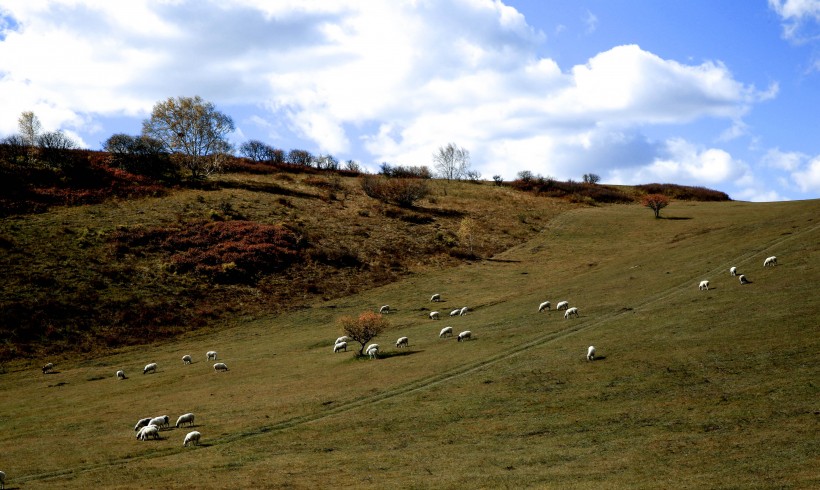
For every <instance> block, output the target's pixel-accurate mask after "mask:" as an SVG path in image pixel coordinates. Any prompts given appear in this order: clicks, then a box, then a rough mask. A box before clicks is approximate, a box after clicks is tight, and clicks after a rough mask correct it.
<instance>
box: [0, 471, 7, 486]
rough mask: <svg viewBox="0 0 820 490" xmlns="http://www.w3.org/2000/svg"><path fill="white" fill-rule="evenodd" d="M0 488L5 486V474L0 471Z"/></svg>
mask: <svg viewBox="0 0 820 490" xmlns="http://www.w3.org/2000/svg"><path fill="white" fill-rule="evenodd" d="M0 488H6V474H5V473H4V472H2V471H0Z"/></svg>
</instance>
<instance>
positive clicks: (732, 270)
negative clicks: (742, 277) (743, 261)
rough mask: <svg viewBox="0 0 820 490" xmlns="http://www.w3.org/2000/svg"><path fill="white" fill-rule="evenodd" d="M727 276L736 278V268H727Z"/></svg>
mask: <svg viewBox="0 0 820 490" xmlns="http://www.w3.org/2000/svg"><path fill="white" fill-rule="evenodd" d="M729 275H730V276H736V275H737V267H730V268H729Z"/></svg>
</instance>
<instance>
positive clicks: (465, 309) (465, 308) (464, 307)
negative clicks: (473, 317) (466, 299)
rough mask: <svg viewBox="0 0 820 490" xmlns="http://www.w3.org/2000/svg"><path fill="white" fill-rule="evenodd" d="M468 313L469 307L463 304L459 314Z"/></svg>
mask: <svg viewBox="0 0 820 490" xmlns="http://www.w3.org/2000/svg"><path fill="white" fill-rule="evenodd" d="M466 314H467V307H466V306H462V307H461V311H460V312H459V314H458V316H464V315H466Z"/></svg>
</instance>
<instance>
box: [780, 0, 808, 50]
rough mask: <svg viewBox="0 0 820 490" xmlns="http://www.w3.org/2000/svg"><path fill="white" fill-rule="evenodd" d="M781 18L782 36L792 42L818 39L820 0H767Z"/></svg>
mask: <svg viewBox="0 0 820 490" xmlns="http://www.w3.org/2000/svg"><path fill="white" fill-rule="evenodd" d="M769 7H770V8H771V9H772V10H774V11H775V12H776V13H777V15H779V16H780V17H781V19H782V20H783V37H784V38H786V39H788V40H790V41H794V42H798V43H802V42H806V41H816V40H818V39H820V31H819V30H818V27H819V26H820V0H769Z"/></svg>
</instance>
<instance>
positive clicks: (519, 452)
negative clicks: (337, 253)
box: [0, 201, 820, 488]
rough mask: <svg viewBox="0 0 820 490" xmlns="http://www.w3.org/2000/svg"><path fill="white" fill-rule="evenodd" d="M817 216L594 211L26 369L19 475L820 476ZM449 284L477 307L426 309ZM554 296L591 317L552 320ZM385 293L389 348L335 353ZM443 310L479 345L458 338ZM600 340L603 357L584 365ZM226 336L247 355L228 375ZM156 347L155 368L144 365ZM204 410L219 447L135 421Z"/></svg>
mask: <svg viewBox="0 0 820 490" xmlns="http://www.w3.org/2000/svg"><path fill="white" fill-rule="evenodd" d="M817 209H818V203H817V201H805V202H791V203H770V204H751V203H736V202H732V203H698V204H688V203H675V204H673V205H672V206H670V207H669V208H667V209H666V210H665V213H664V214H666V215H667V216H668V217H670V218H685V219H666V220H654V219H652V218H651V213H650V212H649V211H648V210H646V209H642V208H640V207H638V206H634V205H630V206H611V207H600V208H587V209H578V210H573V211H569V212H566V213H564V214H561V215H560V216H558V217H557V218H555V219H553V220H552V221H550V223H549V225H548V226H547V228H546V230H545V231H544V232H543V233H541V234H540V235H539V236H538V237H536V238H535V239H533V240H531V241H528V242H527V243H525V244H523V245H520V246H518V247H516V248H514V249H511V250H509V251H507V252H505V253H503V254H500V255H498V256H496V257H495V259H496V260H494V261H485V262H481V263H477V264H473V265H469V266H464V267H460V268H458V269H455V270H441V271H432V272H427V273H424V274H416V275H413V276H411V277H409V278H408V279H406V280H403V281H401V282H399V283H395V284H391V285H388V286H384V287H381V288H378V289H375V290H371V291H368V292H364V293H361V294H358V295H353V296H348V297H344V298H341V299H338V300H332V301H325V302H321V301H320V302H317V303H315V304H314V305H313V306H312V307H311V308H309V309H306V310H302V311H299V312H294V313H290V314H287V315H283V316H278V317H266V318H261V319H257V320H253V321H250V322H247V323H241V324H238V325H237V326H236V328H232V329H227V330H224V331H221V332H218V333H209V334H207V335H206V334H195V335H192V336H190V337H189V338H185V339H181V340H178V341H173V342H167V343H163V344H162V345H155V346H151V347H150V348H127V349H123V350H122V351H121V352H119V353H117V354H114V355H110V356H104V357H98V358H93V359H89V360H86V361H78V362H69V361H66V362H65V363H64V364H61V365H59V366H58V369H59V371H60V372H59V373H57V374H53V375H47V376H44V375H42V374H40V373H39V371H38V370H37V369H36V366H33V365H32V366H30V367H29V368H28V369H19V368H21V367H22V366H19V365H18V366H15V367H14V368H13V369H10V370H9V372H7V373H6V374H4V375H3V376H2V377H0V392H2V393H3V398H4V403H3V404H2V406H0V428H1V429H2V430H0V434H2V436H0V443H2V445H3V447H4V448H5V449H4V454H3V457H2V459H0V467H2V469H3V470H4V471H6V473H8V474H9V482H10V484H11V485H14V486H16V485H26V486H28V485H35V484H36V486H37V487H42V488H65V487H76V488H90V487H92V486H106V487H111V488H129V487H131V486H132V485H133V482H134V481H136V480H138V479H139V480H141V481H142V482H143V483H145V484H146V485H147V486H162V487H169V488H184V487H190V485H191V483H190V482H192V481H195V482H196V486H197V487H198V488H217V487H223V486H224V485H225V484H227V483H230V484H232V485H234V486H238V487H252V486H254V487H260V486H293V487H297V488H315V487H317V486H341V485H345V486H351V485H352V486H370V487H374V488H379V487H383V486H385V485H390V486H397V485H401V486H403V487H438V488H441V487H453V488H463V487H468V486H469V487H476V486H483V487H505V486H506V487H521V486H533V485H539V486H550V487H555V488H566V487H568V486H577V487H582V488H592V487H598V486H601V485H605V486H608V487H624V486H630V487H637V488H641V487H643V488H656V487H667V488H668V487H677V488H681V487H692V488H694V487H772V486H777V487H779V486H792V487H797V488H810V487H817V486H818V485H820V478H819V477H818V472H817V470H816V468H817V463H818V458H817V455H818V449H819V448H818V442H817V437H816V434H817V422H818V421H817V410H818V407H817V399H818V381H817V380H818V368H817V366H818V364H819V362H820V354H818V352H820V345H818V344H820V336H818V333H820V332H819V331H818V323H817V320H818V317H820V307H818V299H817V294H816V288H817V284H818V282H820V281H818V279H820V271H819V270H818V264H820V254H818V251H819V250H820V245H818V244H820V226H818V225H820V223H818V222H817V221H816V211H817ZM768 255H777V256H778V257H779V262H780V265H779V266H777V267H775V268H767V269H763V268H762V261H763V258H765V257H766V256H768ZM732 265H735V266H737V267H738V268H739V270H740V271H741V272H743V273H746V274H747V276H748V277H749V278H750V279H751V280H752V284H750V285H747V286H740V285H739V283H738V282H737V280H736V278H732V277H730V276H729V275H728V268H729V267H730V266H732ZM701 279H709V280H710V282H711V285H712V287H713V289H712V290H710V291H708V292H701V291H698V290H697V283H698V282H699V281H700V280H701ZM433 292H439V293H441V294H442V297H443V299H444V300H445V301H444V302H443V303H442V304H440V305H435V306H436V307H437V308H440V309H441V310H442V311H444V312H448V311H449V310H450V309H451V308H455V307H460V306H463V305H467V306H469V307H470V308H471V312H470V313H469V314H468V315H467V316H465V317H460V318H453V319H450V318H448V317H445V318H444V319H442V320H441V321H437V322H436V321H431V320H428V319H427V313H428V312H429V308H431V307H433V305H432V304H431V303H429V302H428V301H427V300H428V298H429V296H430V294H432V293H433ZM546 299H549V300H551V301H552V302H553V304H555V303H557V302H558V301H560V300H563V299H566V300H569V301H570V303H571V304H572V305H575V306H578V307H579V309H580V311H581V315H582V316H581V318H580V319H572V320H564V319H563V318H562V315H561V314H560V313H556V312H554V311H553V312H548V313H541V314H538V313H537V312H536V311H535V310H536V308H537V305H538V303H539V302H541V301H543V300H546ZM380 304H390V305H391V306H393V307H395V308H396V309H397V312H396V313H395V314H391V315H390V317H389V318H390V320H391V323H392V327H391V329H390V331H389V332H388V333H387V334H385V335H383V336H382V337H381V338H379V339H377V341H378V342H379V343H380V344H381V345H382V346H383V348H384V351H385V352H386V354H387V356H386V357H385V358H383V359H380V360H378V361H358V360H355V359H354V358H353V357H352V354H336V355H334V354H332V353H331V343H332V341H333V339H335V338H336V337H337V336H338V335H339V334H340V333H339V331H338V329H337V327H336V326H335V325H334V320H335V318H338V317H339V316H341V315H342V314H346V313H358V312H359V311H362V310H363V309H367V308H377V307H378V306H379V305H380ZM445 325H452V326H453V328H454V330H455V331H456V332H458V331H460V330H462V329H470V330H472V331H473V333H474V334H475V338H476V340H474V341H471V342H467V343H464V344H457V343H456V342H455V341H454V340H439V339H438V338H437V333H438V331H439V329H440V328H441V327H443V326H445ZM400 335H407V336H409V337H410V341H411V346H410V349H408V350H407V351H406V352H400V353H399V352H398V351H396V350H395V349H394V348H392V342H394V341H395V339H396V338H397V337H399V336H400ZM590 344H594V345H596V346H597V347H598V352H599V355H600V356H602V357H603V359H601V360H599V361H596V362H592V363H589V362H586V361H585V360H584V354H585V352H586V346H588V345H590ZM211 348H213V349H216V350H218V351H219V352H220V358H221V359H224V360H225V362H226V363H228V365H229V366H230V367H231V371H229V372H228V373H223V374H216V373H213V372H212V370H211V368H210V363H207V362H205V361H204V353H205V351H206V350H209V349H211ZM184 353H191V354H193V355H194V357H195V361H196V362H195V363H194V364H193V365H191V366H187V367H186V366H183V365H182V362H181V361H180V360H179V358H180V356H181V355H182V354H184ZM149 361H156V362H159V364H160V371H159V372H158V373H157V374H155V375H147V376H143V375H142V374H139V373H140V369H141V367H142V365H144V364H145V363H146V362H149ZM118 368H124V369H125V370H126V372H128V373H129V375H130V376H131V377H130V378H129V379H128V380H126V381H120V382H118V381H116V380H115V379H114V377H113V373H114V371H115V370H116V369H118ZM188 411H192V412H194V413H196V414H197V427H196V429H197V430H199V431H201V432H202V433H203V439H202V441H203V443H204V447H200V448H198V449H187V450H183V448H182V447H181V442H182V439H183V437H184V434H185V433H187V429H174V430H169V431H163V433H162V434H163V437H164V439H163V440H162V441H159V442H145V443H140V442H137V441H135V440H134V438H133V432H132V430H131V426H132V424H133V423H134V422H135V421H136V420H137V419H138V418H140V417H143V416H148V415H160V414H166V413H167V414H169V415H171V417H172V418H174V419H175V418H176V416H178V415H179V414H181V413H184V412H188ZM78 441H82V444H78Z"/></svg>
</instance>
